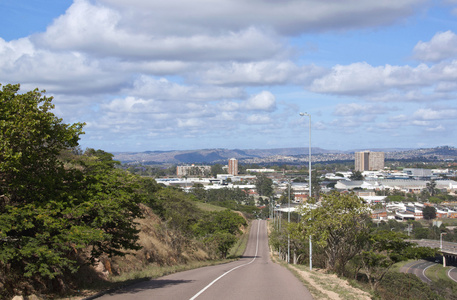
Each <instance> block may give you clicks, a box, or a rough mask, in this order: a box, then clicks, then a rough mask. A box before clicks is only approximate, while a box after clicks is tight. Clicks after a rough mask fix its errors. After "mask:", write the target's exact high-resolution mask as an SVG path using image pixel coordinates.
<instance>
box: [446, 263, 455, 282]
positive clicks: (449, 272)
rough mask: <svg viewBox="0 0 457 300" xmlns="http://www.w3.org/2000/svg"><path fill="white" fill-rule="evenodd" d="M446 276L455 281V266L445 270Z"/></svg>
mask: <svg viewBox="0 0 457 300" xmlns="http://www.w3.org/2000/svg"><path fill="white" fill-rule="evenodd" d="M447 276H449V278H451V279H452V280H454V281H455V282H457V268H456V267H452V268H450V269H449V271H448V272H447Z"/></svg>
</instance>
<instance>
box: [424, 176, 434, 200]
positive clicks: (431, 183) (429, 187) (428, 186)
mask: <svg viewBox="0 0 457 300" xmlns="http://www.w3.org/2000/svg"><path fill="white" fill-rule="evenodd" d="M426 189H427V191H428V192H429V194H430V196H432V197H433V196H435V195H436V181H435V180H433V179H432V180H430V181H429V182H427V183H426Z"/></svg>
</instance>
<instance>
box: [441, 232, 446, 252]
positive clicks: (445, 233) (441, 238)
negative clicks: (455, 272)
mask: <svg viewBox="0 0 457 300" xmlns="http://www.w3.org/2000/svg"><path fill="white" fill-rule="evenodd" d="M443 234H446V232H441V234H440V250H443Z"/></svg>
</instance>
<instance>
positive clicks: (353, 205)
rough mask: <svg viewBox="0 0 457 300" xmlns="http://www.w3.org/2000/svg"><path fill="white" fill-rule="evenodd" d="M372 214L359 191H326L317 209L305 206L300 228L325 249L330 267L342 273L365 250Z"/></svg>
mask: <svg viewBox="0 0 457 300" xmlns="http://www.w3.org/2000/svg"><path fill="white" fill-rule="evenodd" d="M368 213H369V210H368V206H367V205H365V204H363V203H362V201H361V199H360V198H359V197H358V196H356V195H355V194H340V193H337V192H334V193H332V194H325V195H323V196H322V200H321V202H320V205H319V206H317V207H316V208H312V207H310V206H303V207H302V208H301V215H302V216H301V220H302V221H301V226H300V228H299V230H301V231H302V232H303V233H304V236H309V235H310V236H311V237H312V239H313V242H315V243H316V244H317V245H318V246H319V247H321V248H322V249H323V250H324V252H325V256H326V268H327V269H328V270H330V271H334V272H342V270H343V269H344V266H345V264H346V263H347V262H348V261H349V260H350V259H351V258H352V257H354V256H355V255H356V254H358V253H359V252H360V250H361V247H362V244H361V239H362V238H363V236H364V235H365V234H366V232H367V230H368V226H367V223H366V222H365V220H366V218H367V216H368Z"/></svg>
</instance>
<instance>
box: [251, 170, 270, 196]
mask: <svg viewBox="0 0 457 300" xmlns="http://www.w3.org/2000/svg"><path fill="white" fill-rule="evenodd" d="M255 186H256V189H257V192H258V193H259V195H260V196H267V197H269V196H271V195H273V180H271V179H270V178H268V177H267V176H265V175H263V174H261V175H257V178H256V181H255Z"/></svg>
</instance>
